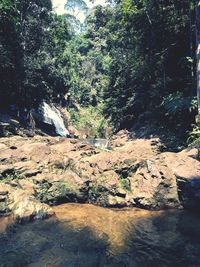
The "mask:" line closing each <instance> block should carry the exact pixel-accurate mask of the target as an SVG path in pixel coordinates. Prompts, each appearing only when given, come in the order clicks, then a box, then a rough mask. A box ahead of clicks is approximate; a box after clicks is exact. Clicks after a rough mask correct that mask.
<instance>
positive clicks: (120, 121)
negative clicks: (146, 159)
mask: <svg viewBox="0 0 200 267" xmlns="http://www.w3.org/2000/svg"><path fill="white" fill-rule="evenodd" d="M195 7H196V1H195V0H182V1H179V0H169V1H163V0H115V1H110V2H108V3H107V5H105V6H101V5H99V6H96V7H94V8H93V9H88V7H87V4H86V3H85V2H84V1H83V0H68V1H66V5H65V9H66V13H65V14H63V15H57V14H56V13H55V12H53V10H52V2H51V1H50V0H45V1H44V0H33V1H27V0H1V3H0V106H1V109H8V108H9V107H10V105H13V104H16V105H18V106H19V107H22V108H23V107H26V108H27V109H30V108H33V107H36V106H37V105H39V103H40V102H41V101H42V100H48V101H52V102H56V101H58V97H59V96H64V95H65V94H67V93H68V94H70V96H71V99H72V101H73V103H77V104H78V105H80V106H81V107H86V108H87V107H89V108H91V107H92V108H95V107H98V108H97V109H98V110H99V108H100V109H101V113H102V114H103V116H104V117H105V118H106V119H107V120H109V122H110V124H112V126H113V129H114V131H118V130H120V129H123V128H127V129H130V128H132V127H137V125H138V127H139V126H140V125H143V124H145V123H147V124H149V125H151V124H152V122H154V124H155V123H157V125H159V126H158V127H161V128H163V127H165V128H166V129H170V130H172V131H173V130H176V133H177V134H178V135H179V136H181V138H183V139H185V140H187V138H188V135H189V132H190V131H192V128H193V127H194V125H195V116H196V114H197V97H196V95H197V93H196V56H195V51H196V37H195V35H196V27H195ZM79 12H84V14H85V15H86V19H85V21H84V22H81V21H80V19H79V17H78V14H79Z"/></svg>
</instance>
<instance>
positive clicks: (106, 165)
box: [0, 132, 200, 219]
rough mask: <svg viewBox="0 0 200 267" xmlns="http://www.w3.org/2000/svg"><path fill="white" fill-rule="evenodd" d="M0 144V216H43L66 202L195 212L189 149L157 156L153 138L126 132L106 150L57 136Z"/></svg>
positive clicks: (195, 182) (196, 186)
mask: <svg viewBox="0 0 200 267" xmlns="http://www.w3.org/2000/svg"><path fill="white" fill-rule="evenodd" d="M0 141H1V142H0V215H3V216H4V215H7V214H11V213H12V214H14V215H16V216H17V217H18V218H19V219H22V218H43V217H47V216H49V215H51V214H52V209H51V207H50V206H53V205H58V204H61V203H66V202H79V203H94V204H98V205H101V206H107V207H124V206H136V207H140V208H146V209H155V210H156V209H166V208H179V207H182V206H183V207H186V208H189V209H193V208H195V209H200V208H199V207H200V162H199V161H198V151H196V150H195V149H193V150H188V151H186V150H185V151H182V152H180V153H172V152H165V153H159V152H158V149H157V147H158V146H160V143H159V140H158V139H149V140H145V139H130V138H129V137H128V135H127V134H126V132H121V133H119V134H118V135H116V136H115V137H114V138H113V139H112V140H111V142H110V144H109V146H110V147H111V150H102V149H99V148H96V147H94V146H92V145H89V144H85V143H83V142H82V141H80V140H77V139H66V138H62V137H42V136H35V137H32V138H28V137H20V136H13V137H9V138H1V140H0Z"/></svg>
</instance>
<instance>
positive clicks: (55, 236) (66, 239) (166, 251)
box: [0, 204, 200, 267]
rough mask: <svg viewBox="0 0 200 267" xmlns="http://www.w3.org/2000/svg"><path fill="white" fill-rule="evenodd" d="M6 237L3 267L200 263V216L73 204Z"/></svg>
mask: <svg viewBox="0 0 200 267" xmlns="http://www.w3.org/2000/svg"><path fill="white" fill-rule="evenodd" d="M55 211H56V213H57V217H58V218H57V219H56V218H51V219H49V220H47V221H43V222H34V223H30V224H26V225H17V226H13V227H11V228H10V229H9V230H8V231H7V233H4V234H2V235H1V236H0V267H25V266H27V267H45V266H48V267H158V266H159V267H179V266H181V267H199V266H200V257H199V255H200V227H199V225H200V218H199V217H198V216H195V215H192V214H189V213H186V212H180V211H168V212H147V211H139V210H122V211H118V210H110V209H104V208H99V207H94V206H91V205H76V204H73V205H71V204H67V205H62V206H59V207H56V208H55Z"/></svg>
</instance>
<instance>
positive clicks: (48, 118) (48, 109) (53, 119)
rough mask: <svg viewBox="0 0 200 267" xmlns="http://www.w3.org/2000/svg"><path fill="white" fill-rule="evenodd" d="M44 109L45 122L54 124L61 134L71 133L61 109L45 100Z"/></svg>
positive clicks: (57, 131)
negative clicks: (65, 123)
mask: <svg viewBox="0 0 200 267" xmlns="http://www.w3.org/2000/svg"><path fill="white" fill-rule="evenodd" d="M42 111H43V116H44V122H45V123H47V124H50V125H54V127H55V130H56V133H57V134H58V135H60V136H65V137H66V136H67V135H69V131H68V130H67V129H66V127H65V125H64V121H63V119H62V116H61V113H60V111H59V110H58V109H57V108H56V107H55V106H54V105H51V106H50V105H49V104H47V103H45V102H43V104H42Z"/></svg>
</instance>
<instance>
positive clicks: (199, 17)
mask: <svg viewBox="0 0 200 267" xmlns="http://www.w3.org/2000/svg"><path fill="white" fill-rule="evenodd" d="M196 44H197V52H196V56H197V101H198V118H197V122H198V124H200V1H198V2H197V7H196Z"/></svg>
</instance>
